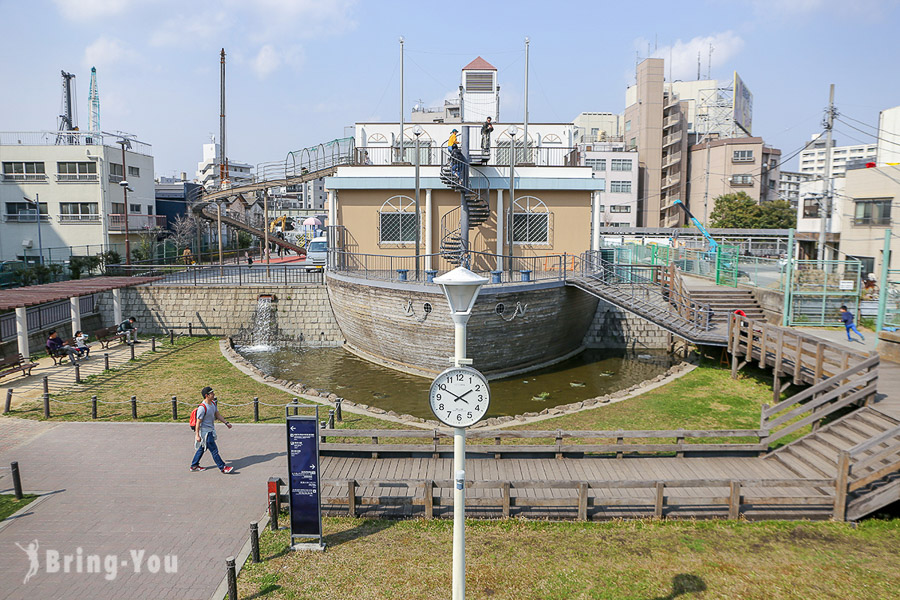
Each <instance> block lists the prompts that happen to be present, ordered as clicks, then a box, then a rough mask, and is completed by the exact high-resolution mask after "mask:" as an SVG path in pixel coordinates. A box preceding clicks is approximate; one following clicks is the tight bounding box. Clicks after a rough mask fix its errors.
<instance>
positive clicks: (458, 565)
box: [434, 267, 488, 600]
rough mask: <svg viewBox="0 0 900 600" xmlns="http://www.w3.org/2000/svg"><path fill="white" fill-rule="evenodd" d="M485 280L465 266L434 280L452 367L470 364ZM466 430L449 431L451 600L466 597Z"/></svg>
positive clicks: (461, 428) (459, 599)
mask: <svg viewBox="0 0 900 600" xmlns="http://www.w3.org/2000/svg"><path fill="white" fill-rule="evenodd" d="M487 281H488V280H487V278H486V277H482V276H480V275H478V274H476V273H473V272H472V271H470V270H469V269H466V268H465V267H457V268H455V269H453V270H452V271H450V272H449V273H445V274H444V275H441V276H440V277H436V278H435V279H434V282H435V283H437V284H438V285H440V286H441V289H442V290H443V292H444V295H445V296H446V297H447V302H448V304H449V305H450V316H451V317H452V319H453V332H454V342H453V350H454V352H453V364H454V366H456V367H460V366H463V365H467V364H471V362H472V361H471V360H469V359H467V358H466V324H467V323H468V322H469V317H470V316H471V315H472V307H473V306H474V305H475V299H476V298H477V297H478V292H479V291H480V290H481V286H483V285H484V284H485V283H487ZM465 471H466V430H465V428H463V427H454V428H453V472H454V475H455V478H456V482H455V486H454V490H453V595H452V598H453V600H464V599H465V597H466V488H465Z"/></svg>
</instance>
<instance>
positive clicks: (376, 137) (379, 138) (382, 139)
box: [369, 133, 388, 144]
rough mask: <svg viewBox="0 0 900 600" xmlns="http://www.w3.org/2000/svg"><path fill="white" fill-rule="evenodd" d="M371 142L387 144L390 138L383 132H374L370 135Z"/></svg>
mask: <svg viewBox="0 0 900 600" xmlns="http://www.w3.org/2000/svg"><path fill="white" fill-rule="evenodd" d="M369 143H370V144H387V143H388V139H387V137H386V136H385V135H384V134H383V133H373V134H372V135H370V136H369Z"/></svg>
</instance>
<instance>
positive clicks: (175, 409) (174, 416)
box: [172, 396, 178, 421]
mask: <svg viewBox="0 0 900 600" xmlns="http://www.w3.org/2000/svg"><path fill="white" fill-rule="evenodd" d="M172 420H173V421H177V420H178V396H172Z"/></svg>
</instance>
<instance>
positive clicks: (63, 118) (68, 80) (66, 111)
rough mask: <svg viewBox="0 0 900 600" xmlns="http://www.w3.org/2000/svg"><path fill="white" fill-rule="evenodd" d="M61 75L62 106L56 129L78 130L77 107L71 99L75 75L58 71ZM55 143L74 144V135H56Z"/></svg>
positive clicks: (73, 91)
mask: <svg viewBox="0 0 900 600" xmlns="http://www.w3.org/2000/svg"><path fill="white" fill-rule="evenodd" d="M60 74H61V75H62V107H61V109H60V115H59V119H58V120H57V125H56V131H58V132H63V131H78V114H77V110H78V108H77V107H76V106H75V103H74V102H73V101H72V99H73V98H74V97H75V75H74V74H72V73H66V72H65V71H60ZM56 143H57V144H75V143H77V138H76V137H75V136H71V135H70V136H64V135H61V134H59V133H58V134H57V135H56Z"/></svg>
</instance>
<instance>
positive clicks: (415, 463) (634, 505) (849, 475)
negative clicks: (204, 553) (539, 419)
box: [323, 317, 900, 520]
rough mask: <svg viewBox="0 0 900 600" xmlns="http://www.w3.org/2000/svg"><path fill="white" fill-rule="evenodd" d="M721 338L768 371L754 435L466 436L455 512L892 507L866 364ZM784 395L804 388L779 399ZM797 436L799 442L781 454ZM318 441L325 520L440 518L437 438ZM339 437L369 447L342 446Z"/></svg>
mask: <svg viewBox="0 0 900 600" xmlns="http://www.w3.org/2000/svg"><path fill="white" fill-rule="evenodd" d="M727 340H728V350H729V351H730V352H731V354H732V361H733V362H732V369H733V372H734V373H735V374H736V373H737V371H738V370H739V369H740V368H743V367H744V366H745V365H747V364H750V363H751V362H752V363H754V364H758V365H759V366H760V367H761V368H771V369H772V370H773V404H772V406H768V405H764V406H763V409H762V414H761V416H760V428H759V429H758V430H741V431H719V432H717V431H706V432H696V431H694V432H686V431H681V430H674V431H655V432H648V431H641V432H623V431H606V432H590V431H589V432H585V431H569V432H567V431H542V432H538V431H515V430H503V431H480V430H477V429H476V430H473V431H472V433H471V435H472V437H473V438H475V439H473V440H472V444H470V445H469V448H468V450H469V452H470V453H471V455H472V457H470V458H468V459H467V462H466V481H467V484H466V485H467V492H466V510H467V514H469V515H471V516H483V517H504V516H527V517H538V518H574V519H579V520H591V519H596V520H599V519H611V518H620V517H676V518H677V517H681V518H714V517H719V518H738V517H739V516H743V517H746V518H749V519H773V518H788V519H790V518H804V519H826V518H835V519H838V520H843V519H848V518H849V519H858V518H861V517H863V516H865V515H866V514H869V513H871V512H872V511H874V510H877V509H878V508H881V507H882V506H885V505H886V504H889V503H891V502H894V501H897V500H900V415H897V414H896V413H895V411H894V408H895V406H894V405H895V404H896V402H895V400H890V399H895V398H896V397H897V396H898V395H897V394H894V393H889V394H885V393H882V394H878V382H879V377H878V376H879V372H880V369H881V368H882V367H881V365H880V362H879V359H878V357H877V356H869V355H867V354H861V353H857V352H854V351H852V350H849V349H846V348H842V347H840V346H839V345H834V344H829V343H828V342H827V341H825V340H820V339H816V338H814V337H811V336H807V335H803V334H800V333H797V332H795V331H792V330H789V329H784V328H781V327H777V326H774V325H770V324H767V323H765V322H762V321H755V320H752V319H745V318H738V317H733V318H732V319H731V321H730V325H729V331H728V337H727ZM886 370H887V371H888V372H889V376H888V380H889V381H892V382H895V383H896V381H898V380H900V366H897V365H890V366H888V367H887V369H886ZM789 384H795V385H799V386H803V387H804V389H802V390H801V391H800V392H799V393H797V394H795V395H793V396H791V397H790V398H788V399H785V400H782V399H781V394H782V392H783V391H784V390H785V389H786V388H787V386H788V385H789ZM803 427H811V429H812V431H811V432H810V433H808V434H806V435H805V436H803V437H801V438H799V439H796V440H794V441H793V442H791V443H789V444H787V445H783V446H782V445H781V444H783V443H784V442H783V440H782V438H784V437H785V436H788V435H791V434H794V435H796V433H797V432H798V431H800V430H801V428H803ZM323 433H326V432H323ZM327 435H328V436H329V437H330V438H331V441H330V442H329V443H326V444H323V455H325V456H324V458H323V468H324V479H323V481H324V483H325V485H324V488H323V505H324V508H325V510H326V511H327V512H331V513H344V514H347V513H349V514H351V515H359V514H378V515H395V516H414V515H420V516H424V517H425V518H431V517H441V516H447V515H449V514H450V513H451V512H452V507H451V505H452V495H453V481H452V468H453V467H452V459H451V458H450V457H449V456H448V457H446V458H445V457H444V456H446V452H447V450H448V446H447V445H446V444H443V445H442V444H441V438H444V437H445V436H446V435H447V433H446V432H440V433H439V432H431V431H423V430H417V431H406V432H398V431H389V430H385V431H365V432H364V431H359V432H353V431H352V430H348V431H343V432H340V433H337V431H335V432H332V431H327ZM353 436H356V437H364V438H371V443H369V441H370V440H369V439H365V440H364V441H363V442H362V443H354V442H353V441H352V439H351V438H352V437H353ZM386 438H387V439H386ZM423 438H425V439H423ZM492 438H493V439H492ZM509 438H517V442H518V445H514V444H510V443H509ZM540 438H545V439H540ZM574 438H582V439H574ZM600 438H603V439H600ZM694 438H698V439H694ZM703 438H723V439H726V442H727V438H743V439H740V440H737V439H736V440H735V441H734V443H721V442H717V441H716V440H712V441H713V442H717V443H708V442H707V440H705V439H703ZM748 438H749V439H750V440H752V441H750V442H748V441H747V440H748ZM779 440H782V441H779ZM411 442H413V443H411ZM775 442H778V444H776V446H780V447H778V448H777V449H774V448H775V446H772V444H775ZM772 449H774V451H773V450H772ZM329 454H333V455H329ZM666 454H668V455H666ZM475 456H480V457H481V458H474V457H475ZM501 456H503V457H508V458H501Z"/></svg>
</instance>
